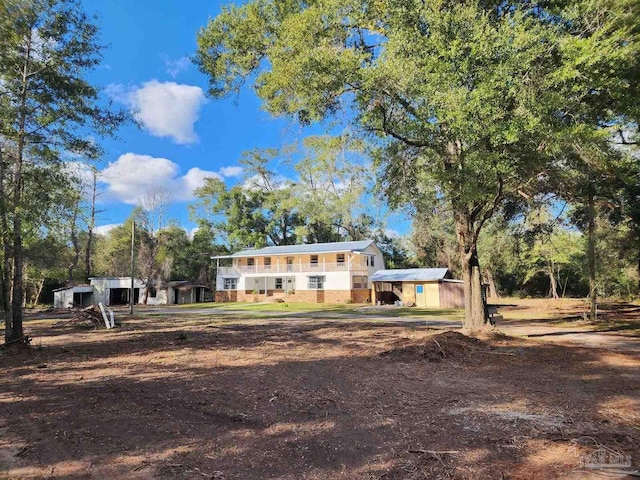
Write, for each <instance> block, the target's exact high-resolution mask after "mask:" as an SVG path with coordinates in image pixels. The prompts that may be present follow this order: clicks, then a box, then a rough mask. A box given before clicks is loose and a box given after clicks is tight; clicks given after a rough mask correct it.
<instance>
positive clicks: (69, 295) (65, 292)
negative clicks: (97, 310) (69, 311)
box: [53, 285, 93, 308]
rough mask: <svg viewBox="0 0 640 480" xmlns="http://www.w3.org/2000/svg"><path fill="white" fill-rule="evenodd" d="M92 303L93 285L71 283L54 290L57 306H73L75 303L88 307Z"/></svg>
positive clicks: (54, 301) (54, 303) (55, 305)
mask: <svg viewBox="0 0 640 480" xmlns="http://www.w3.org/2000/svg"><path fill="white" fill-rule="evenodd" d="M92 303H93V286H92V285H69V286H66V287H62V288H56V289H55V290H53V306H54V307H55V308H71V307H73V306H74V305H76V306H82V307H86V306H89V305H91V304H92Z"/></svg>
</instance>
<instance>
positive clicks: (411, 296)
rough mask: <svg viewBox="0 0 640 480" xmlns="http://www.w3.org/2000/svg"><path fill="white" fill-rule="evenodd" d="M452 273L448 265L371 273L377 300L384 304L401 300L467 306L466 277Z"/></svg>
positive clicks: (451, 306)
mask: <svg viewBox="0 0 640 480" xmlns="http://www.w3.org/2000/svg"><path fill="white" fill-rule="evenodd" d="M452 277H453V275H452V274H451V272H450V271H449V270H448V269H447V268H407V269H396V270H378V271H377V272H376V273H374V274H373V276H372V277H371V280H372V282H373V288H372V292H371V295H372V299H373V302H374V303H381V304H391V303H394V302H396V301H401V302H402V303H403V304H405V305H410V304H413V305H417V306H418V307H427V308H463V307H464V287H463V284H462V280H454V279H453V278H452Z"/></svg>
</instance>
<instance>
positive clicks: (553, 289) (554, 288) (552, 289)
mask: <svg viewBox="0 0 640 480" xmlns="http://www.w3.org/2000/svg"><path fill="white" fill-rule="evenodd" d="M548 275H549V295H550V296H551V298H553V299H554V300H557V299H558V298H559V297H558V283H557V282H556V275H555V272H554V271H553V267H552V268H551V269H550V270H549V272H548Z"/></svg>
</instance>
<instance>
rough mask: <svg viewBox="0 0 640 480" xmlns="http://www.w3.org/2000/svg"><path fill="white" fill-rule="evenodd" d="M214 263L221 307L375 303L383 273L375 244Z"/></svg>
mask: <svg viewBox="0 0 640 480" xmlns="http://www.w3.org/2000/svg"><path fill="white" fill-rule="evenodd" d="M212 258H213V259H215V260H217V262H218V269H217V271H218V274H217V278H216V302H251V301H258V300H264V299H265V298H266V297H282V298H283V299H286V300H287V301H294V302H295V301H297V302H327V303H337V302H348V301H351V302H354V303H362V302H367V301H370V300H371V281H370V279H371V275H373V274H374V273H375V272H376V271H378V270H381V269H384V258H383V256H382V252H381V251H380V249H379V248H378V246H377V245H376V244H375V243H374V241H373V240H362V241H357V242H334V243H315V244H308V245H287V246H279V247H265V248H259V249H250V250H242V251H240V252H237V253H234V254H232V255H225V256H218V257H212ZM221 260H222V261H223V263H229V260H230V261H231V265H227V266H222V265H220V261H221Z"/></svg>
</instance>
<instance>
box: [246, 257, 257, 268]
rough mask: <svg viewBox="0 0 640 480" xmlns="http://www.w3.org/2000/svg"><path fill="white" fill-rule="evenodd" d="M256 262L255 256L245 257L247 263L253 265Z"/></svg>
mask: <svg viewBox="0 0 640 480" xmlns="http://www.w3.org/2000/svg"><path fill="white" fill-rule="evenodd" d="M255 264H256V261H255V258H247V265H248V266H249V267H253V266H254V265H255Z"/></svg>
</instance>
